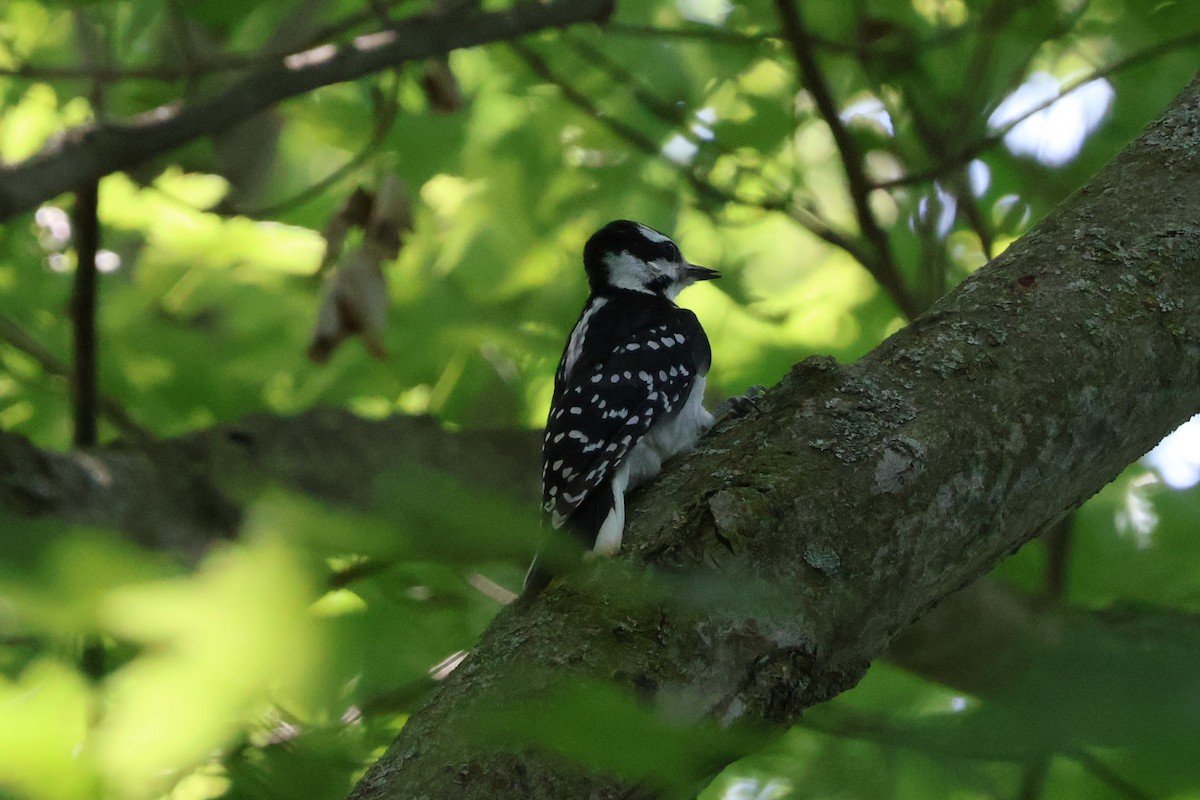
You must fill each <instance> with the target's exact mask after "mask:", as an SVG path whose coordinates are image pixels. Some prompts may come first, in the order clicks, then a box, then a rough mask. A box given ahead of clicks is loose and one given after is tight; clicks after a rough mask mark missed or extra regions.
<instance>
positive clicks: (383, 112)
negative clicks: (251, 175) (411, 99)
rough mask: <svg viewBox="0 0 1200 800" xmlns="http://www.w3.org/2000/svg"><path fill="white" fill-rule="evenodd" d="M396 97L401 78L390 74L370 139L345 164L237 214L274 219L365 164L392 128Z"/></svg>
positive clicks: (397, 106) (302, 203) (238, 211)
mask: <svg viewBox="0 0 1200 800" xmlns="http://www.w3.org/2000/svg"><path fill="white" fill-rule="evenodd" d="M399 96H400V78H399V76H398V75H393V80H392V85H391V87H390V89H389V91H388V93H387V95H385V97H384V99H383V102H382V104H381V105H380V106H378V107H377V108H376V111H375V125H374V129H373V130H372V131H371V138H370V139H368V140H367V142H366V144H364V145H363V146H362V149H360V150H359V151H358V152H357V153H355V154H354V155H353V156H351V157H350V160H349V161H347V162H346V163H345V164H343V165H342V166H340V167H338V168H337V169H335V170H334V171H333V172H331V173H329V174H328V175H326V176H325V177H324V178H322V179H321V180H319V181H317V182H316V183H314V184H313V185H311V186H309V187H307V188H305V189H302V190H301V191H299V192H297V193H296V194H294V195H292V196H291V197H289V198H287V199H285V200H280V201H279V202H277V203H273V204H272V205H269V206H265V207H262V208H254V209H249V210H247V209H238V210H237V213H238V214H240V215H242V216H246V217H252V218H255V219H259V218H264V217H276V216H278V215H280V214H283V213H284V212H287V211H290V210H291V209H293V208H296V207H298V206H302V205H304V204H305V203H307V202H309V201H310V200H313V199H314V198H316V197H319V196H320V195H321V194H322V193H324V192H325V190H327V189H328V188H329V187H331V186H333V185H334V184H336V183H337V182H338V181H340V180H342V179H343V178H345V177H346V176H347V175H349V174H350V173H351V172H353V171H354V170H356V169H358V168H359V167H360V166H362V165H363V164H365V163H366V162H367V161H368V160H369V159H370V158H371V156H373V155H374V154H375V153H376V151H378V150H379V147H380V145H381V144H383V140H384V139H386V138H387V135H388V133H389V132H391V130H392V127H393V125H395V122H396V112H397V110H398V109H399Z"/></svg>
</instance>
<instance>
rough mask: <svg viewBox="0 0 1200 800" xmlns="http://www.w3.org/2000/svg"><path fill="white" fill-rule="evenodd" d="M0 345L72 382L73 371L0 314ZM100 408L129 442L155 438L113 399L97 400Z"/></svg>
mask: <svg viewBox="0 0 1200 800" xmlns="http://www.w3.org/2000/svg"><path fill="white" fill-rule="evenodd" d="M0 341H3V342H5V343H7V344H8V345H9V346H10V347H13V348H14V349H16V350H20V351H21V352H22V353H24V354H25V355H27V356H29V357H30V358H32V359H33V360H34V361H36V362H37V364H38V366H39V367H41V368H42V371H43V372H45V373H47V374H49V375H53V376H54V377H56V378H62V379H64V380H68V381H69V380H70V377H71V368H70V367H68V366H67V365H66V364H65V363H63V362H62V360H61V359H59V358H58V356H56V355H55V354H54V353H52V352H51V351H50V349H49V348H48V347H46V346H45V345H44V344H42V343H41V342H39V341H38V340H37V339H36V338H35V337H34V336H33V335H32V334H30V333H29V332H28V331H26V330H25V329H24V328H22V327H21V326H20V325H19V324H17V322H16V321H15V320H13V319H11V318H9V317H7V316H4V315H2V314H0ZM98 406H99V408H100V411H101V413H103V414H104V418H105V419H107V420H108V421H109V422H110V423H111V424H112V426H113V427H114V428H116V429H117V430H118V431H120V432H121V435H122V436H124V437H126V438H127V439H130V440H132V441H138V442H145V441H150V440H151V439H153V438H154V434H152V433H151V432H150V431H149V430H148V429H146V428H143V427H142V426H141V425H139V424H138V423H137V422H135V421H134V419H133V417H131V416H129V413H128V412H127V411H125V409H124V408H123V407H122V406H121V404H120V403H118V402H117V401H116V400H114V399H113V398H111V397H109V396H107V395H104V394H101V395H100V396H99V398H98Z"/></svg>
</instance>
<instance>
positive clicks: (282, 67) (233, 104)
mask: <svg viewBox="0 0 1200 800" xmlns="http://www.w3.org/2000/svg"><path fill="white" fill-rule="evenodd" d="M612 8H613V0H550V1H549V2H545V3H542V2H526V3H521V4H519V5H516V6H513V7H511V8H508V9H506V10H503V11H495V12H490V13H484V12H467V13H464V14H462V15H458V16H454V17H450V18H447V17H443V16H438V15H429V16H419V17H413V18H410V19H408V20H406V21H405V22H404V23H403V24H401V25H397V27H396V29H395V30H394V31H385V32H382V33H377V34H373V35H370V36H363V37H360V38H358V39H356V40H355V41H354V42H353V43H351V44H349V45H346V46H342V47H335V46H333V45H323V46H321V47H318V48H314V49H313V50H309V51H307V52H304V53H297V54H295V55H293V56H289V57H287V58H285V59H284V60H283V62H282V63H278V64H273V65H271V66H267V67H263V68H262V69H259V70H258V71H256V72H254V73H253V74H251V75H249V76H247V77H246V78H244V79H242V80H241V81H239V82H238V83H236V84H235V85H233V86H232V87H230V88H229V89H227V90H226V91H224V92H221V93H220V94H219V95H217V96H216V97H213V98H211V99H208V100H205V101H202V102H197V103H194V104H188V105H173V106H163V107H160V108H158V109H155V110H154V111H151V112H148V113H146V114H143V115H141V116H139V117H137V118H135V119H134V120H133V121H132V122H129V123H126V124H97V125H94V126H91V127H85V128H79V129H76V130H74V131H71V132H69V133H68V134H67V135H66V136H65V137H64V138H63V140H62V141H60V142H58V143H56V144H55V145H53V146H51V147H49V148H47V149H46V150H45V151H43V152H42V153H40V154H39V155H36V156H34V157H32V158H30V159H27V160H26V161H23V162H21V163H19V164H15V165H13V166H10V167H6V168H4V169H0V220H4V219H8V218H9V217H11V216H13V215H14V214H18V213H20V212H22V211H28V210H29V209H32V208H33V207H35V206H36V205H37V204H38V203H41V202H44V201H46V200H48V199H50V198H52V197H55V196H57V195H59V194H61V193H62V192H64V191H68V190H70V189H71V188H73V187H75V186H78V185H80V184H82V183H84V182H86V181H88V180H97V179H99V178H101V177H102V176H104V175H107V174H109V173H110V172H115V171H117V170H120V169H126V168H129V167H132V166H134V165H137V164H140V163H142V162H144V161H146V160H147V159H150V158H153V157H154V156H157V155H159V154H161V153H164V152H167V151H168V150H171V149H173V148H175V147H178V146H180V145H182V144H184V143H186V142H189V141H191V140H193V139H196V138H199V137H201V136H207V135H210V134H213V133H217V132H219V131H223V130H226V129H228V128H230V127H232V126H234V125H236V124H238V123H240V122H244V121H245V120H246V119H248V118H250V117H252V116H254V115H255V114H257V113H259V112H261V111H263V110H265V109H267V108H269V107H271V106H273V105H275V104H276V103H279V102H281V101H283V100H287V99H289V98H292V97H297V96H300V95H303V94H305V93H307V92H310V91H312V90H314V89H317V88H319V87H321V86H328V85H330V84H334V83H340V82H343V81H349V80H354V79H355V78H360V77H362V76H364V75H369V74H371V73H374V72H378V71H379V70H381V69H385V68H387V67H392V66H396V65H398V64H401V63H404V62H406V61H411V60H413V59H416V58H426V57H429V56H433V55H441V54H443V53H447V52H449V51H451V50H456V49H459V48H463V47H474V46H478V45H481V44H487V43H489V42H496V41H504V40H511V39H516V38H519V37H521V36H523V35H525V34H528V33H531V32H533V31H537V30H542V29H544V28H551V27H564V26H567V25H572V24H577V23H581V22H588V21H598V20H602V19H604V18H606V17H607V16H608V14H609V13H611V11H612Z"/></svg>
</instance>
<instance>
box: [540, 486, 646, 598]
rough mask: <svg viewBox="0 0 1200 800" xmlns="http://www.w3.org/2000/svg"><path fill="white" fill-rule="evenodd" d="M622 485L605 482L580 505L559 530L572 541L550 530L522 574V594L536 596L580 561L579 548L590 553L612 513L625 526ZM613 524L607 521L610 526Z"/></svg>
mask: <svg viewBox="0 0 1200 800" xmlns="http://www.w3.org/2000/svg"><path fill="white" fill-rule="evenodd" d="M622 488H623V484H622V485H621V486H618V485H614V482H613V481H605V482H604V483H602V484H600V485H599V486H597V487H596V488H595V489H594V490H593V491H592V493H591V494H589V495H588V496H587V498H586V499H584V501H583V502H582V503H580V504H579V507H578V508H576V509H575V513H574V514H572V515H571V516H570V517H569V518H568V519H567V521H566V522H564V523H563V525H562V529H561V530H565V531H568V532H569V533H570V534H571V537H570V538H571V539H573V540H574V542H571V541H569V540H567V537H564V536H560V535H556V534H555V532H552V533H551V539H550V541H549V542H548V543H547V545H546V546H545V547H543V548H542V549H541V550H540V551H539V552H538V554H537V555H535V556H534V557H533V562H532V563H531V564H530V565H529V570H528V571H527V572H526V573H525V590H524V592H523V594H522V596H523V597H535V596H537V594H538V593H539V592H541V591H542V590H543V589H545V588H546V586H548V585H549V583H550V581H552V580H554V579H555V578H556V577H558V576H559V575H563V574H565V573H567V572H570V571H571V570H572V569H573V568H574V567H575V565H577V564H578V563H579V550H580V547H582V548H583V551H584V552H585V553H588V552H591V551H592V549H593V548H594V547H595V546H596V538H597V537H598V536H599V535H600V531H601V529H602V528H603V527H604V524H605V521H606V520H609V517H610V516H612V515H613V514H614V513H616V512H619V516H620V523H621V527H624V524H623V523H624V517H625V515H624V508H625V504H624V500H625V497H624V492H623V491H622ZM618 491H621V494H620V495H618V494H617V492H618ZM612 524H613V523H612V522H611V521H610V522H609V526H610V527H611V526H612ZM564 540H567V541H564ZM616 541H617V546H618V547H619V546H620V542H621V539H620V532H618V533H617V539H616ZM615 550H616V548H613V550H612V552H615ZM609 554H610V553H609V552H605V553H603V555H609Z"/></svg>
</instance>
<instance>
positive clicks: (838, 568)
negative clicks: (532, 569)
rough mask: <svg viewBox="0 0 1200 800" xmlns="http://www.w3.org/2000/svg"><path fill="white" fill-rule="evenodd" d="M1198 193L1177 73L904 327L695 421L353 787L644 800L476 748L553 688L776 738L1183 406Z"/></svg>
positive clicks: (1098, 481) (1190, 108)
mask: <svg viewBox="0 0 1200 800" xmlns="http://www.w3.org/2000/svg"><path fill="white" fill-rule="evenodd" d="M1198 198H1200V80H1196V81H1194V82H1193V83H1192V84H1191V85H1190V86H1189V87H1188V88H1187V89H1186V90H1185V91H1184V92H1183V94H1182V95H1180V97H1179V98H1178V99H1177V100H1176V101H1175V102H1174V103H1173V104H1172V105H1171V107H1170V108H1169V109H1168V110H1167V111H1166V112H1165V113H1164V114H1163V116H1162V117H1161V118H1160V119H1159V120H1158V121H1157V122H1155V123H1154V124H1153V125H1151V126H1150V127H1149V128H1148V129H1147V131H1146V132H1145V133H1144V134H1143V135H1142V136H1141V137H1140V138H1139V139H1138V140H1137V141H1135V142H1134V143H1133V144H1131V145H1130V146H1129V147H1127V148H1126V149H1125V150H1124V151H1123V152H1122V153H1121V154H1120V155H1119V156H1118V157H1117V158H1116V159H1115V160H1114V161H1113V162H1112V163H1111V164H1110V165H1109V166H1108V167H1107V168H1106V169H1104V170H1103V171H1102V172H1101V173H1100V174H1099V175H1098V176H1097V177H1096V178H1095V179H1094V180H1093V181H1092V182H1091V183H1089V184H1088V186H1086V187H1085V188H1083V189H1082V190H1080V191H1079V192H1078V193H1076V194H1075V195H1073V196H1072V197H1070V198H1068V199H1067V200H1066V201H1065V202H1064V203H1063V204H1062V205H1061V206H1060V207H1059V208H1057V209H1056V210H1055V211H1054V212H1053V213H1052V214H1051V215H1050V216H1049V217H1047V218H1046V219H1045V220H1044V221H1043V222H1042V223H1041V224H1039V225H1038V226H1037V227H1036V228H1035V229H1034V230H1033V231H1031V232H1030V233H1029V234H1028V235H1027V236H1025V237H1023V238H1022V239H1021V240H1020V241H1018V242H1017V243H1015V244H1014V245H1013V246H1011V247H1010V248H1009V249H1008V250H1007V251H1006V252H1005V253H1004V254H1003V255H1002V256H1001V257H1000V258H998V259H996V260H995V261H994V262H993V263H992V264H990V265H988V266H987V267H986V268H984V269H982V270H980V271H979V272H978V273H977V274H975V275H974V276H972V277H971V278H970V279H969V280H968V281H966V282H965V283H964V284H963V285H962V286H960V287H959V288H958V289H957V290H956V291H954V292H953V293H951V294H950V295H948V296H947V297H946V298H944V299H943V300H942V301H940V302H939V303H938V304H937V305H936V306H935V307H934V308H933V309H932V310H931V311H930V312H929V313H928V314H926V315H925V316H923V317H921V318H920V319H918V320H917V321H915V322H914V323H913V324H912V325H911V326H909V327H908V328H907V329H905V330H903V331H901V332H900V333H898V334H896V335H895V336H893V337H892V338H890V339H888V340H887V341H886V342H884V343H883V344H882V345H880V346H879V347H878V348H876V349H875V350H874V351H873V352H871V353H870V354H868V355H867V356H866V357H864V358H863V359H862V360H861V361H859V362H858V363H857V364H854V365H852V366H844V365H838V364H835V363H833V362H832V361H830V360H828V359H809V360H808V361H806V362H804V363H802V364H799V365H797V366H796V367H795V368H794V369H793V370H792V372H791V373H790V374H789V375H788V376H787V377H786V378H785V379H784V380H783V381H782V382H781V383H780V384H779V385H778V386H776V387H774V388H773V389H772V390H771V391H770V392H769V393H768V394H767V396H766V397H765V398H764V400H763V401H762V402H761V403H760V406H761V409H760V413H759V414H757V415H752V416H750V417H748V418H746V419H743V420H739V421H731V422H725V423H724V424H721V425H719V426H718V427H717V429H716V430H714V431H713V432H712V433H711V434H710V435H709V436H708V437H707V438H706V439H704V440H703V442H702V446H701V447H700V448H699V450H698V451H697V452H695V453H694V454H693V455H691V456H690V457H688V458H687V459H684V460H683V461H682V462H681V463H677V464H676V465H675V466H674V468H673V469H671V470H669V471H668V472H667V473H666V474H665V475H664V476H663V478H662V479H661V480H659V481H657V482H656V483H655V484H654V485H653V486H652V487H650V489H649V490H648V491H646V492H645V493H643V494H642V495H641V496H640V497H638V498H637V499H636V501H635V502H634V504H633V506H632V509H631V514H630V524H629V528H628V531H627V538H626V542H627V545H626V549H625V551H624V553H623V555H622V556H621V558H620V559H619V563H617V564H604V565H600V566H599V568H596V569H593V570H592V571H591V572H590V573H588V574H587V575H578V576H573V577H572V578H571V579H570V580H568V581H566V582H564V583H562V584H559V585H557V586H555V587H553V588H552V589H551V590H549V591H547V592H546V593H544V594H543V595H542V596H541V597H540V598H538V599H537V600H536V601H534V602H531V603H527V604H519V605H518V606H515V607H510V608H509V609H507V610H506V611H505V612H503V613H502V614H501V615H500V616H499V617H498V618H497V619H496V621H495V622H494V623H493V625H492V626H491V628H490V629H489V630H488V631H487V633H486V634H485V635H484V637H483V639H482V640H481V642H480V643H479V646H478V647H477V649H476V650H475V651H474V652H473V653H472V655H471V657H470V658H468V659H467V660H466V661H465V662H464V663H463V665H462V666H460V667H459V668H458V669H457V670H456V671H455V672H454V674H453V675H452V676H451V677H450V678H449V679H448V680H447V681H445V682H444V683H443V684H442V686H441V687H440V689H439V691H438V692H437V694H436V695H435V696H434V698H433V699H432V700H431V701H430V702H429V704H428V705H427V706H426V707H425V708H424V709H423V710H422V711H421V712H419V713H418V714H417V715H415V716H414V717H413V718H412V719H411V720H410V721H409V722H408V724H407V725H406V727H405V728H404V730H403V732H402V733H401V735H400V737H399V738H398V739H397V741H396V742H395V744H394V745H393V746H392V747H391V748H390V749H389V751H388V752H387V753H386V754H385V755H384V757H383V758H382V759H381V760H380V761H379V763H378V764H377V765H376V766H375V767H374V768H373V769H371V770H370V771H369V772H368V773H367V775H366V776H365V777H364V778H363V780H362V781H361V782H360V784H359V786H358V787H357V788H356V790H355V792H354V794H353V796H354V797H355V798H383V797H395V798H400V797H406V798H411V797H423V798H441V797H445V798H495V797H501V796H514V797H517V796H519V797H529V798H551V797H589V798H618V797H620V798H629V797H651V796H655V791H654V789H653V788H652V787H651V786H649V785H646V784H641V783H639V781H638V779H637V776H630V775H623V776H617V775H607V774H600V773H597V772H590V771H588V770H585V769H581V768H574V767H571V766H568V765H567V764H566V763H565V762H564V761H562V760H561V759H558V758H556V757H554V756H553V755H552V754H548V753H546V752H544V751H540V750H538V749H535V748H530V747H526V746H524V745H522V744H521V742H519V741H515V740H510V741H508V742H499V741H497V740H490V741H484V740H482V739H480V738H479V736H477V735H475V726H474V725H473V722H474V721H475V720H476V719H479V718H482V717H487V716H494V714H495V710H496V709H498V708H499V709H520V708H523V707H529V706H531V705H536V704H537V702H538V700H539V698H540V697H543V696H544V694H545V693H546V692H547V691H551V690H553V689H554V688H555V687H558V686H561V685H562V682H563V681H575V680H578V681H603V682H616V683H617V684H619V685H622V686H625V687H627V688H628V691H629V692H630V693H631V695H636V696H637V697H638V698H639V699H640V701H641V702H642V703H644V704H645V705H646V706H647V707H649V708H653V709H655V710H656V711H657V712H658V713H660V714H661V715H662V716H663V717H664V718H665V719H669V720H672V721H675V722H678V723H680V724H687V723H688V722H690V721H693V720H697V719H700V718H705V717H708V718H715V719H717V720H719V721H720V722H721V723H722V724H725V725H733V724H735V723H739V722H747V721H756V722H760V723H761V722H766V723H768V724H771V725H780V726H782V725H786V724H789V723H791V722H793V721H795V720H796V719H797V717H798V716H799V715H800V713H801V711H802V710H803V709H804V708H806V707H808V706H810V705H812V704H814V703H817V702H820V701H822V700H824V699H827V698H829V697H832V696H833V695H835V694H837V693H839V692H841V691H844V690H845V689H847V688H849V687H851V686H853V685H854V683H855V682H856V681H857V680H858V678H859V677H860V676H861V675H862V673H863V671H864V670H865V668H866V666H867V664H868V663H869V662H870V661H871V659H873V658H874V657H876V656H877V655H878V654H879V653H880V652H881V651H883V649H884V648H885V647H886V646H887V645H888V643H889V642H890V641H891V640H892V638H893V637H894V636H895V635H896V633H897V632H898V631H899V630H900V629H901V628H902V627H903V626H905V625H906V624H907V623H909V622H910V621H911V620H913V619H914V618H916V617H917V616H919V615H920V614H921V613H922V612H923V611H925V610H926V609H928V608H929V607H931V606H932V605H933V604H935V603H936V602H937V601H938V600H939V599H940V598H942V597H945V596H946V595H948V594H950V593H952V592H954V591H955V590H957V589H959V588H961V587H963V586H964V585H966V584H968V583H970V582H971V581H973V580H974V579H976V578H977V577H979V576H980V575H981V574H983V573H984V572H985V571H986V570H988V569H989V568H990V567H991V566H992V565H993V564H995V563H996V562H997V561H998V560H999V559H1000V558H1002V557H1003V556H1004V555H1006V554H1007V553H1009V552H1011V551H1012V550H1013V549H1015V548H1016V547H1018V546H1020V544H1021V543H1023V542H1025V541H1027V540H1028V539H1030V538H1031V537H1033V536H1035V535H1036V534H1037V533H1038V532H1039V531H1040V530H1042V529H1043V528H1044V527H1045V526H1047V525H1048V524H1050V523H1051V522H1053V521H1054V520H1055V519H1057V518H1058V517H1060V516H1061V515H1062V514H1064V513H1065V512H1067V511H1068V510H1070V509H1072V508H1074V507H1076V506H1078V505H1079V504H1080V503H1082V502H1083V501H1084V500H1085V499H1087V498H1088V497H1090V496H1091V495H1092V494H1093V493H1095V492H1096V491H1097V490H1098V489H1100V488H1101V487H1102V486H1103V485H1104V484H1105V483H1107V482H1108V481H1110V480H1111V479H1112V478H1113V477H1115V476H1116V475H1117V474H1118V473H1119V472H1120V470H1121V469H1123V468H1124V467H1125V466H1126V465H1127V464H1129V463H1130V462H1131V461H1133V460H1134V459H1136V458H1137V457H1139V456H1140V455H1142V454H1143V453H1144V452H1145V451H1146V450H1147V449H1148V448H1149V447H1151V446H1152V445H1153V444H1154V443H1156V442H1157V441H1158V440H1159V439H1161V438H1162V436H1163V435H1165V434H1166V433H1167V432H1169V431H1170V430H1171V429H1173V428H1174V427H1175V426H1177V425H1179V424H1181V423H1182V422H1183V421H1184V420H1186V419H1188V418H1189V417H1190V416H1192V415H1193V414H1195V413H1196V411H1197V409H1198V408H1200V392H1198V391H1197V388H1198V387H1200V314H1197V313H1196V308H1198V307H1200V269H1198V267H1200V200H1198ZM626 566H627V567H629V568H630V570H631V571H632V573H633V574H634V576H635V577H634V578H633V581H632V582H630V581H628V580H623V579H622V575H621V573H622V568H623V567H626ZM651 575H653V576H654V579H655V580H656V581H657V583H656V584H655V586H657V587H658V588H659V589H661V587H662V586H663V585H669V586H671V587H672V589H673V591H671V592H658V593H657V594H656V591H657V590H656V588H655V586H652V585H651V583H650V580H651V578H650V577H649V576H651ZM639 587H641V588H643V589H645V591H644V592H638V591H637V588H639ZM517 676H519V678H518V677H517Z"/></svg>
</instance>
